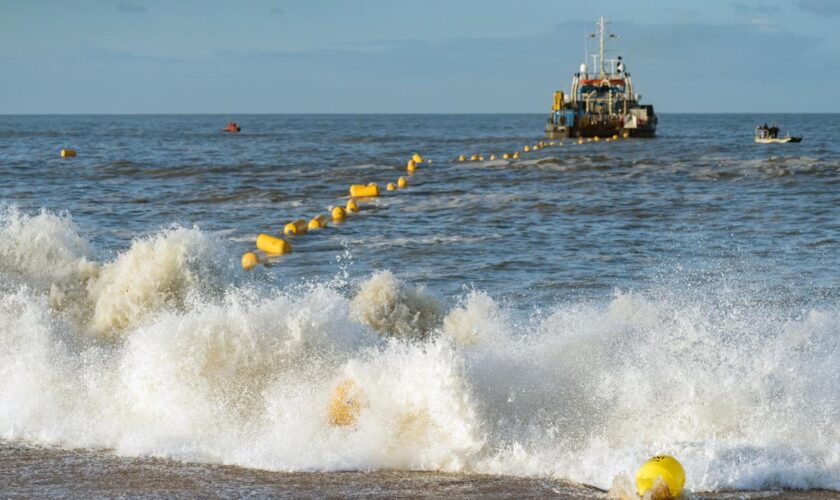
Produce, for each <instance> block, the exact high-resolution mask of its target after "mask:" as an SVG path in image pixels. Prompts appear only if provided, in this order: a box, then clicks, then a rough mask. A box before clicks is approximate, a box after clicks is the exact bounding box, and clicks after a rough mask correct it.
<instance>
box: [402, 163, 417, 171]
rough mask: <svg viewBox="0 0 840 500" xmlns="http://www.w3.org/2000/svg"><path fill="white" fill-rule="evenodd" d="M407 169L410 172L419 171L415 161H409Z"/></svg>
mask: <svg viewBox="0 0 840 500" xmlns="http://www.w3.org/2000/svg"><path fill="white" fill-rule="evenodd" d="M405 168H406V170H408V171H409V172H414V171H415V170H417V164H416V163H414V160H408V163H406V165H405Z"/></svg>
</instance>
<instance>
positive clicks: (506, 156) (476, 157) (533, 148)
mask: <svg viewBox="0 0 840 500" xmlns="http://www.w3.org/2000/svg"><path fill="white" fill-rule="evenodd" d="M621 138H624V139H628V138H630V134H629V133H628V132H624V133H622V134H621V135H620V136H619V135H618V134H614V135H613V136H612V137H607V138H605V139H604V142H612V141H618V140H620V139H621ZM600 141H601V138H600V137H598V136H595V137H589V138H586V139H584V138H583V137H580V138H578V139H577V140H576V141H575V140H573V141H572V142H573V143H574V144H583V143H584V142H600ZM563 144H564V143H563V141H540V142H538V143H536V144H533V145H529V144H526V145H525V146H523V147H522V151H514V152H512V153H502V155H501V159H503V160H518V159H519V158H521V155H522V154H524V153H534V152H537V151H540V150H542V149H546V148H550V147H557V146H562V145H563ZM497 158H499V157H498V156H497V155H496V154H495V153H493V154H490V156H489V160H490V161H494V160H496V159H497ZM455 161H456V162H457V163H464V162H466V161H484V155H482V154H478V153H473V154H471V155H459V156H458V158H456V159H455Z"/></svg>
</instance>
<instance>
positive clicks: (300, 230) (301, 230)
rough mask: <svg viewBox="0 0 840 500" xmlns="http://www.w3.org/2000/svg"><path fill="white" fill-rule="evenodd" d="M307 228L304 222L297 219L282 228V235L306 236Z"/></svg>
mask: <svg viewBox="0 0 840 500" xmlns="http://www.w3.org/2000/svg"><path fill="white" fill-rule="evenodd" d="M307 227H308V226H307V224H306V221H305V220H303V219H298V220H296V221H292V222H290V223H288V224H286V226H285V227H283V234H286V235H290V236H291V235H295V234H306V229H307Z"/></svg>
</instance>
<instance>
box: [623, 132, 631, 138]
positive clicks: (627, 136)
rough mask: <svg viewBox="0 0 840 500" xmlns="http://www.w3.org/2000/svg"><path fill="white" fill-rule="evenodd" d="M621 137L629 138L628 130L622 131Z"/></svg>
mask: <svg viewBox="0 0 840 500" xmlns="http://www.w3.org/2000/svg"><path fill="white" fill-rule="evenodd" d="M621 137H623V138H625V139H629V138H630V132H624V133H623V134H621Z"/></svg>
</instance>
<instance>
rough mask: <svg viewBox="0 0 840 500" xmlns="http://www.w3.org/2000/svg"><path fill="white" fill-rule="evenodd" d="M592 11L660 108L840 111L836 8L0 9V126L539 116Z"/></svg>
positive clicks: (505, 1) (144, 3)
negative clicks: (176, 119)
mask: <svg viewBox="0 0 840 500" xmlns="http://www.w3.org/2000/svg"><path fill="white" fill-rule="evenodd" d="M602 14H603V15H605V16H606V17H607V18H608V19H609V20H610V21H611V25H610V29H611V31H612V32H614V33H616V34H618V35H619V37H620V38H619V39H618V40H617V41H616V43H615V44H614V45H613V48H614V49H616V52H615V55H619V54H620V55H622V56H623V59H624V61H625V63H626V67H627V71H628V72H629V73H630V74H631V75H632V77H633V80H634V84H635V87H636V91H637V92H639V93H641V94H642V96H643V101H644V102H646V103H652V104H654V105H655V106H656V109H657V111H660V112H710V113H711V112H736V113H737V112H773V113H780V112H838V111H840V92H837V91H836V89H837V87H838V84H837V82H838V81H840V30H838V29H837V28H838V26H840V0H702V1H700V0H692V1H689V0H632V1H630V0H601V1H598V2H591V1H588V0H577V1H567V0H413V1H411V0H224V1H219V0H74V1H68V0H0V113H2V114H14V113H222V114H231V113H530V112H546V111H548V109H549V108H550V106H551V101H552V93H553V92H554V90H564V89H566V90H567V89H568V88H569V84H570V81H571V77H572V74H573V73H574V72H576V71H577V69H578V66H579V65H580V63H581V62H583V57H584V51H585V41H586V38H585V35H586V34H587V33H590V32H592V31H594V29H595V21H596V20H597V18H598V16H600V15H602Z"/></svg>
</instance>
